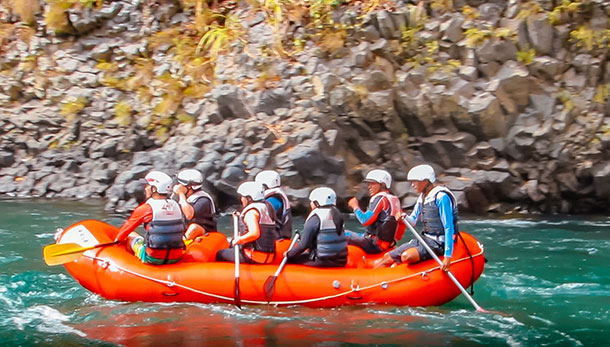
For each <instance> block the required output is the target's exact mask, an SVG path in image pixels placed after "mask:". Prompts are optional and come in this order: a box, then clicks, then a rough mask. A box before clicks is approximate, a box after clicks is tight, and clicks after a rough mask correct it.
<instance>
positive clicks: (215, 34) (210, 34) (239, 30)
mask: <svg viewBox="0 0 610 347" xmlns="http://www.w3.org/2000/svg"><path fill="white" fill-rule="evenodd" d="M216 17H217V18H222V19H224V25H220V24H217V23H214V24H211V25H209V26H208V27H207V30H206V32H205V34H203V36H202V37H201V39H200V40H199V43H198V44H197V50H196V52H195V54H197V55H199V54H201V53H202V51H203V50H206V51H207V54H208V56H209V57H210V59H212V60H213V61H215V60H216V59H217V58H218V54H219V53H220V52H222V51H223V50H225V49H227V47H228V46H229V44H230V43H231V42H233V41H234V40H236V39H239V40H242V41H244V39H243V38H242V35H243V34H244V32H245V29H244V27H243V26H242V25H241V23H240V20H239V18H238V17H236V16H230V15H229V16H223V15H220V14H218V15H216Z"/></svg>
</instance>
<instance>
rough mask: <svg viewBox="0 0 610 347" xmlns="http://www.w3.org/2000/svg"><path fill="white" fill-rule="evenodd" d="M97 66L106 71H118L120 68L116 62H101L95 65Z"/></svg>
mask: <svg viewBox="0 0 610 347" xmlns="http://www.w3.org/2000/svg"><path fill="white" fill-rule="evenodd" d="M95 68H96V69H98V70H101V71H105V72H115V71H118V69H119V64H117V63H116V62H111V63H110V62H105V61H102V62H99V63H97V64H96V65H95Z"/></svg>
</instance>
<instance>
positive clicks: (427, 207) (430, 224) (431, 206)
mask: <svg viewBox="0 0 610 347" xmlns="http://www.w3.org/2000/svg"><path fill="white" fill-rule="evenodd" d="M441 192H444V193H446V194H447V195H449V197H450V198H451V205H452V209H453V226H454V228H455V229H454V230H455V232H457V231H458V227H457V220H458V216H457V204H456V200H455V196H454V195H453V193H451V191H450V190H449V189H447V188H446V187H443V186H436V187H434V188H432V190H430V192H429V193H428V194H427V195H426V197H425V198H424V199H423V202H422V210H421V220H422V224H423V226H424V228H423V229H424V230H423V233H424V234H426V235H430V236H433V237H435V238H436V239H437V240H438V241H441V242H444V238H445V228H444V227H443V222H442V221H441V216H440V213H439V209H438V206H436V197H437V195H438V194H439V193H441Z"/></svg>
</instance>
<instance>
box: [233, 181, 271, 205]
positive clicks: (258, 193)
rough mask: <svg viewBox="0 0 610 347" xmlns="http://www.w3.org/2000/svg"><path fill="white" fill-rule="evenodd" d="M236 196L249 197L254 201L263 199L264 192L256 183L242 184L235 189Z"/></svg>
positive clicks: (261, 186)
mask: <svg viewBox="0 0 610 347" xmlns="http://www.w3.org/2000/svg"><path fill="white" fill-rule="evenodd" d="M237 194H239V195H240V196H244V197H246V196H249V197H250V198H252V200H254V201H261V200H263V199H265V190H264V189H263V185H262V184H260V183H258V182H244V183H242V184H240V185H239V187H238V188H237Z"/></svg>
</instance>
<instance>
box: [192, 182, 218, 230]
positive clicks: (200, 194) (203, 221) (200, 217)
mask: <svg viewBox="0 0 610 347" xmlns="http://www.w3.org/2000/svg"><path fill="white" fill-rule="evenodd" d="M199 199H208V200H210V205H211V207H212V208H211V210H210V211H197V210H195V213H194V214H193V218H192V219H190V220H188V221H187V222H188V223H197V224H199V225H201V226H202V227H203V228H204V229H205V230H206V231H216V229H217V226H216V218H215V215H216V206H215V205H214V200H213V199H212V197H211V196H210V194H208V193H206V192H204V191H203V190H198V191H196V192H194V193H193V194H191V195H190V196H189V197H188V198H187V199H186V201H187V202H188V203H189V204H191V206H194V205H195V203H196V202H197V200H199Z"/></svg>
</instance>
